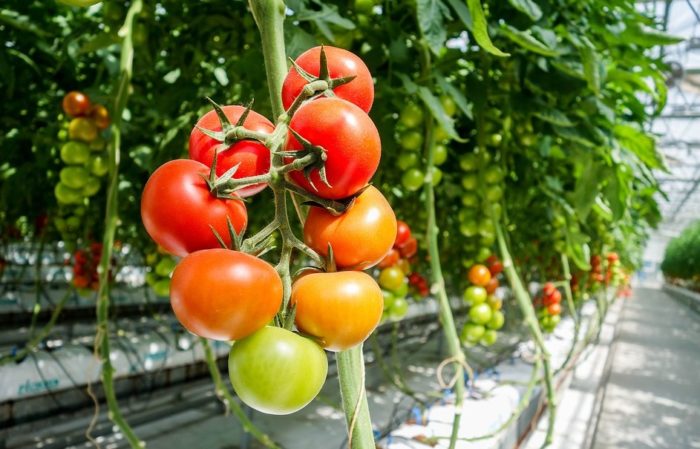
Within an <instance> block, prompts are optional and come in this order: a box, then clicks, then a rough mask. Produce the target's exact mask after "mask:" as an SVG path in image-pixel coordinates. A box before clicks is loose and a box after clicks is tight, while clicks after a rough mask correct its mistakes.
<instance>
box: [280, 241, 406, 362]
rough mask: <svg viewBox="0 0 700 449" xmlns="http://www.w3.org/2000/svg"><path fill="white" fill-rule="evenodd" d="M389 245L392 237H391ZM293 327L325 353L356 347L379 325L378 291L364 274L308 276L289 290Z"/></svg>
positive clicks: (380, 300) (381, 303)
mask: <svg viewBox="0 0 700 449" xmlns="http://www.w3.org/2000/svg"><path fill="white" fill-rule="evenodd" d="M391 239H392V243H393V239H394V234H392V238H391ZM291 303H292V304H293V305H295V306H296V321H295V322H296V325H297V327H298V328H299V330H300V331H302V332H304V333H305V334H308V335H312V336H314V337H317V338H318V339H319V340H320V342H319V343H320V344H321V346H323V347H324V348H326V349H327V350H329V351H335V352H337V351H343V350H345V349H349V348H352V347H353V346H356V345H359V344H360V343H362V342H363V341H365V340H366V339H367V337H369V335H370V334H371V333H372V331H374V328H376V327H377V324H379V320H380V319H381V317H382V311H383V310H384V299H383V295H382V290H381V289H380V288H379V285H377V282H376V281H375V280H374V279H373V278H372V277H371V276H370V275H368V274H367V273H362V272H357V271H339V272H336V273H312V274H309V275H306V276H304V277H302V278H301V279H299V280H297V281H296V282H295V283H294V285H293V286H292V297H291Z"/></svg>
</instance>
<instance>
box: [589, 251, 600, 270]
mask: <svg viewBox="0 0 700 449" xmlns="http://www.w3.org/2000/svg"><path fill="white" fill-rule="evenodd" d="M591 266H592V267H593V268H595V267H599V266H600V256H599V255H597V254H595V255H593V256H591Z"/></svg>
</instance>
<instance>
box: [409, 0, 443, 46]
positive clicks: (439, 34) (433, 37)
mask: <svg viewBox="0 0 700 449" xmlns="http://www.w3.org/2000/svg"><path fill="white" fill-rule="evenodd" d="M445 15H447V17H448V18H450V17H449V10H448V9H447V6H445V4H444V3H442V0H416V17H417V18H418V27H419V28H420V31H421V33H422V34H423V37H424V38H425V41H426V42H427V43H428V46H429V47H430V50H431V51H432V52H433V53H435V54H439V53H440V51H441V50H442V49H443V48H444V45H445V40H446V39H447V29H446V28H445V24H444V21H443V18H444V16H445Z"/></svg>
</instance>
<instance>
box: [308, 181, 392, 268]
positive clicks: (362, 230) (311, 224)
mask: <svg viewBox="0 0 700 449" xmlns="http://www.w3.org/2000/svg"><path fill="white" fill-rule="evenodd" d="M395 238H396V216H395V215H394V211H393V210H392V208H391V206H390V205H389V203H388V202H387V200H386V198H384V196H383V195H382V194H381V192H379V190H377V188H376V187H373V186H370V187H368V188H367V189H366V190H365V191H364V192H362V194H361V195H360V196H358V197H357V198H356V199H355V202H354V203H353V205H352V206H350V208H349V209H348V210H346V211H345V212H344V213H343V214H341V215H339V216H337V217H336V216H334V215H332V214H331V213H330V212H328V211H326V210H325V209H323V208H321V207H315V206H312V207H311V208H309V215H308V217H307V218H306V222H305V223H304V241H305V242H306V244H307V245H309V246H310V247H311V248H312V249H313V250H314V251H316V252H317V253H319V254H321V255H323V256H327V255H328V245H329V244H330V245H331V246H332V247H333V255H334V257H335V262H336V264H337V266H338V267H339V268H341V269H352V270H366V269H367V268H370V267H373V266H374V265H376V264H378V263H379V262H380V261H381V260H382V259H383V258H384V256H386V255H387V254H388V253H389V251H390V250H391V248H392V246H393V244H394V239H395Z"/></svg>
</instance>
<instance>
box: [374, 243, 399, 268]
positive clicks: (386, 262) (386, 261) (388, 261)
mask: <svg viewBox="0 0 700 449" xmlns="http://www.w3.org/2000/svg"><path fill="white" fill-rule="evenodd" d="M400 258H401V255H400V254H399V252H398V251H397V250H395V249H393V248H392V249H391V250H389V252H388V253H387V255H386V256H384V258H383V259H382V261H381V262H379V265H377V266H378V267H379V268H387V267H392V266H394V265H396V264H397V263H398V262H399V259H400Z"/></svg>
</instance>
